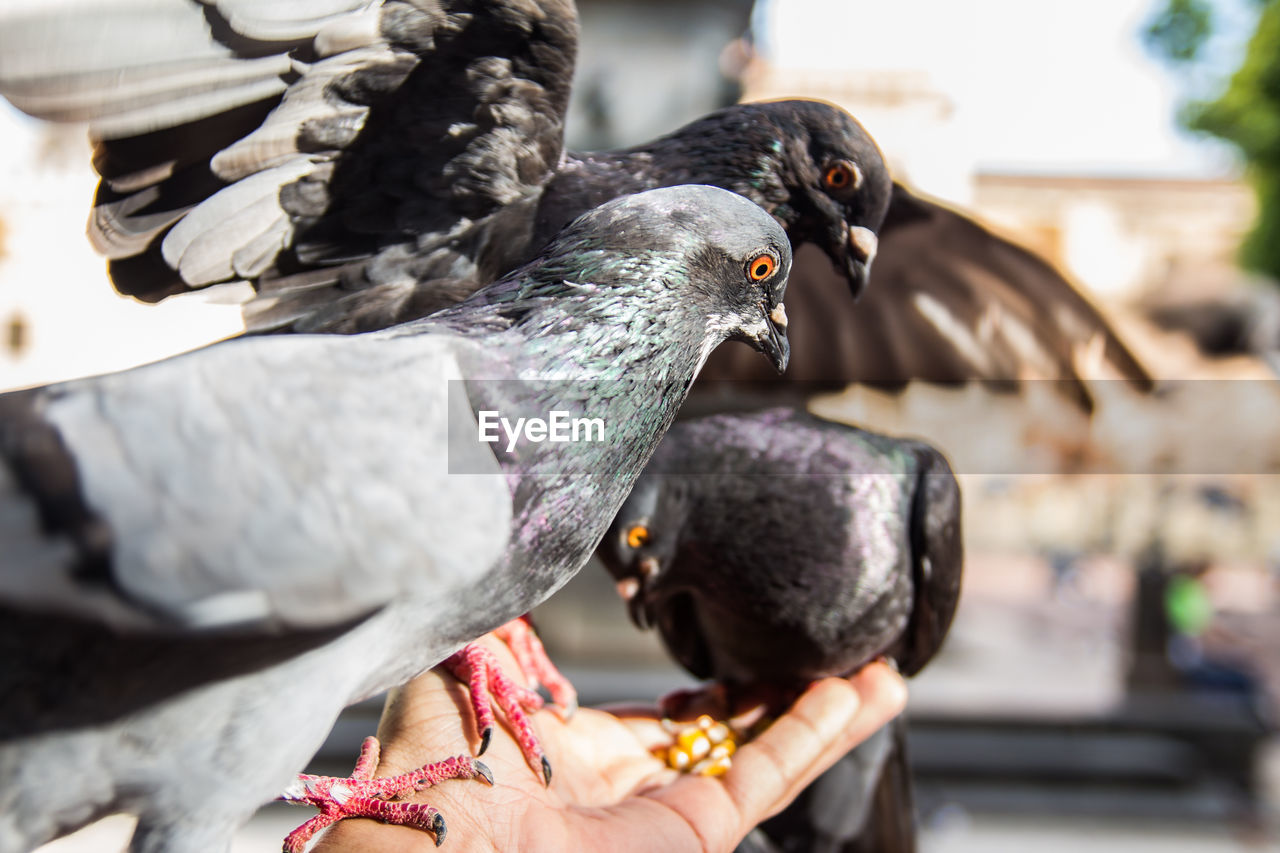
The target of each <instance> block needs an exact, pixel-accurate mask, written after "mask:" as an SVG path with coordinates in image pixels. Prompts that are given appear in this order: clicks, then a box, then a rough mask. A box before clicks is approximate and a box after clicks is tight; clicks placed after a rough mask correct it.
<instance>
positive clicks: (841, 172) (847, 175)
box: [822, 160, 862, 192]
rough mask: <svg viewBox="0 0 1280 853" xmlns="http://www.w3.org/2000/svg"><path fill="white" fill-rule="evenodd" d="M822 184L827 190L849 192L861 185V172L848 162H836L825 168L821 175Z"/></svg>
mask: <svg viewBox="0 0 1280 853" xmlns="http://www.w3.org/2000/svg"><path fill="white" fill-rule="evenodd" d="M822 183H824V184H825V185H826V187H827V189H829V190H835V191H836V192H849V191H850V190H856V189H857V188H858V187H859V186H861V185H862V172H861V170H859V169H858V167H857V165H856V164H854V163H851V162H849V161H848V160H837V161H836V162H834V163H832V164H831V165H830V166H828V167H827V171H826V172H824V173H823V175H822Z"/></svg>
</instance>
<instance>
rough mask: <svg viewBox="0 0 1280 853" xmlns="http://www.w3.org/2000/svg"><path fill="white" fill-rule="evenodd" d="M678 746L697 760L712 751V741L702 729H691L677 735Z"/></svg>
mask: <svg viewBox="0 0 1280 853" xmlns="http://www.w3.org/2000/svg"><path fill="white" fill-rule="evenodd" d="M676 746H678V747H680V748H681V749H683V750H684V751H685V752H687V753H689V757H690V758H692V759H694V760H695V761H696V760H698V759H700V758H702V757H703V756H704V755H706V754H707V753H708V752H710V751H711V741H709V740H707V736H706V734H705V733H703V732H702V730H700V729H689V730H688V731H683V732H681V733H680V734H678V735H676Z"/></svg>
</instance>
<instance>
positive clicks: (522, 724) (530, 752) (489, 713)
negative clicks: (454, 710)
mask: <svg viewBox="0 0 1280 853" xmlns="http://www.w3.org/2000/svg"><path fill="white" fill-rule="evenodd" d="M512 624H514V623H512ZM539 645H541V644H539ZM517 659H518V658H517ZM441 666H443V667H444V668H445V669H446V670H447V671H448V672H450V673H451V674H452V675H453V676H454V677H455V678H457V679H458V680H459V681H463V682H465V683H466V684H467V686H468V688H469V689H470V691H471V708H472V710H473V711H474V713H475V715H476V726H477V728H478V729H479V730H480V753H483V752H484V751H485V749H486V748H487V747H488V745H489V741H490V738H491V736H492V733H493V727H494V725H495V720H494V714H493V707H492V705H491V704H490V700H492V703H493V704H496V705H497V706H498V707H499V708H501V709H502V713H503V716H505V717H506V719H507V723H508V725H509V727H510V728H511V732H512V734H514V735H515V739H516V743H518V744H519V745H520V751H521V752H522V753H524V758H525V761H527V762H528V763H529V767H530V768H532V769H533V771H534V772H535V773H538V772H542V774H543V778H544V779H545V778H546V772H545V770H544V769H543V761H544V760H545V758H546V756H545V755H544V753H543V750H542V744H541V743H539V742H538V736H537V734H536V733H535V732H534V730H533V719H532V717H531V716H530V715H531V714H532V713H533V712H534V711H537V710H538V709H540V708H541V707H542V706H543V701H542V697H541V696H539V695H538V694H537V693H535V692H534V691H532V690H530V689H529V688H527V687H523V686H521V685H519V684H517V683H516V682H515V681H513V680H512V679H511V677H510V676H509V675H507V674H506V673H505V672H503V671H502V667H501V666H500V665H499V663H498V659H497V658H496V657H494V655H493V652H491V651H489V650H488V649H486V648H485V647H484V646H482V645H480V644H478V643H471V644H470V645H467V646H464V647H463V648H462V649H461V650H459V651H458V652H455V653H454V654H453V655H451V656H450V657H449V658H448V659H446V660H445V661H444V663H442V664H441ZM566 683H568V682H566Z"/></svg>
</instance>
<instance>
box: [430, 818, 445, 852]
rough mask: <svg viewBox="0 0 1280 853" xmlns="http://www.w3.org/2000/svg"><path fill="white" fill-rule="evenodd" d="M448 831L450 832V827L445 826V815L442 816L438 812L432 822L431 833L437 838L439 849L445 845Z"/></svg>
mask: <svg viewBox="0 0 1280 853" xmlns="http://www.w3.org/2000/svg"><path fill="white" fill-rule="evenodd" d="M448 831H449V830H448V827H446V826H445V825H444V815H442V814H440V812H436V816H435V818H433V819H432V821H431V832H432V833H433V834H434V835H435V837H436V846H437V847H439V846H440V845H441V844H444V836H445V833H446V832H448Z"/></svg>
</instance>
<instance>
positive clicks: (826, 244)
mask: <svg viewBox="0 0 1280 853" xmlns="http://www.w3.org/2000/svg"><path fill="white" fill-rule="evenodd" d="M740 109H743V110H745V111H747V113H748V115H751V116H753V118H755V120H756V122H757V123H758V125H759V127H760V128H761V130H763V131H766V132H767V131H772V132H773V133H774V135H773V137H772V138H771V139H770V140H769V146H768V150H769V151H770V154H771V157H770V158H769V159H768V160H767V161H766V162H768V163H769V164H770V165H771V167H772V168H773V169H774V170H775V176H774V178H775V180H777V181H778V182H779V183H780V184H781V186H782V188H783V189H784V190H785V195H786V197H785V200H783V201H781V202H780V203H778V204H776V205H773V206H772V207H770V206H769V205H768V203H767V201H766V208H767V209H770V212H771V213H773V215H774V216H775V217H776V218H777V219H778V220H779V221H780V222H781V223H782V224H783V225H784V227H786V229H787V233H788V235H789V236H790V238H791V241H792V243H793V245H799V244H800V243H806V242H810V243H814V244H816V245H817V246H818V247H820V248H821V249H822V250H823V251H824V252H825V253H826V254H827V256H828V257H829V258H830V259H831V262H832V263H833V264H834V265H835V267H836V269H837V270H839V271H840V272H841V273H843V274H844V275H845V277H846V278H847V279H848V281H849V288H850V290H851V291H852V292H853V295H854V296H855V297H856V296H857V295H859V294H860V293H861V292H862V289H863V287H865V286H866V283H867V278H868V276H869V275H870V271H871V262H872V260H874V259H875V255H876V247H877V245H878V240H877V237H876V231H877V229H879V227H880V224H881V222H882V221H883V220H884V216H885V213H886V212H887V211H888V209H889V198H890V195H891V193H892V181H891V180H890V178H889V172H888V169H887V168H886V167H885V164H884V159H883V158H882V157H881V155H880V149H879V148H877V147H876V144H875V141H874V140H873V139H872V138H871V137H870V135H868V134H867V132H866V131H865V130H863V128H862V125H860V124H858V122H857V121H855V120H854V118H853V117H852V116H850V115H849V114H848V113H846V112H845V111H844V110H841V109H839V108H837V107H834V106H831V105H830V104H825V103H822V102H820V101H800V100H788V101H774V102H770V103H763V104H746V105H743V106H742V107H740Z"/></svg>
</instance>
